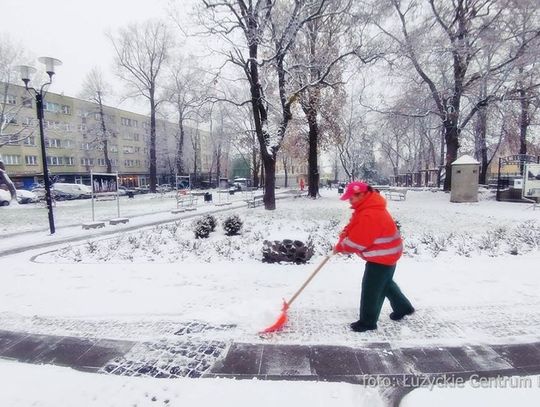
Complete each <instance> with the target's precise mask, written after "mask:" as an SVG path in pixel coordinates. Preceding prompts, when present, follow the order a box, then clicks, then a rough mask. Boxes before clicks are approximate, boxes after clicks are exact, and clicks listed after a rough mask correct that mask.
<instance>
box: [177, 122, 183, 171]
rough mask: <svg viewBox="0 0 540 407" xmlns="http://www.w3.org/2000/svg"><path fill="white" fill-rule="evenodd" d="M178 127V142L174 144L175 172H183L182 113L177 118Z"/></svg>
mask: <svg viewBox="0 0 540 407" xmlns="http://www.w3.org/2000/svg"><path fill="white" fill-rule="evenodd" d="M178 128H179V129H180V139H179V140H177V141H178V144H177V146H176V174H177V175H182V174H184V137H185V130H184V117H183V115H182V114H180V115H179V118H178Z"/></svg>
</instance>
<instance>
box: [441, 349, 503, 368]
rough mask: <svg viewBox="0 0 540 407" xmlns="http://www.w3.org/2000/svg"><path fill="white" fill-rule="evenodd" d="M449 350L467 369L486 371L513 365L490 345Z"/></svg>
mask: <svg viewBox="0 0 540 407" xmlns="http://www.w3.org/2000/svg"><path fill="white" fill-rule="evenodd" d="M447 350H448V352H450V354H451V355H452V356H453V357H454V358H455V359H456V360H457V361H458V362H459V364H460V365H461V366H462V367H463V368H464V369H465V370H469V371H485V370H494V369H495V370H502V369H511V368H512V365H510V364H509V363H508V362H507V361H506V360H505V359H503V358H502V357H501V355H499V354H498V353H497V352H495V351H494V350H493V349H492V348H491V347H490V346H464V347H450V348H447Z"/></svg>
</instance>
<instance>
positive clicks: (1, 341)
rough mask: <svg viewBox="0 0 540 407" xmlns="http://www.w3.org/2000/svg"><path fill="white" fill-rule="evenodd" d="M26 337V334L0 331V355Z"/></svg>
mask: <svg viewBox="0 0 540 407" xmlns="http://www.w3.org/2000/svg"><path fill="white" fill-rule="evenodd" d="M27 336H28V334H27V333H19V332H9V331H0V355H2V354H3V353H4V352H5V351H6V350H7V349H8V348H10V347H12V346H13V345H15V344H16V343H18V342H20V341H22V340H23V339H24V338H25V337H27Z"/></svg>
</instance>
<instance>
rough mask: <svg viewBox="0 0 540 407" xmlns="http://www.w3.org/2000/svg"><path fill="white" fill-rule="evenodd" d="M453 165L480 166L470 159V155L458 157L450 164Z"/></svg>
mask: <svg viewBox="0 0 540 407" xmlns="http://www.w3.org/2000/svg"><path fill="white" fill-rule="evenodd" d="M454 164H480V163H479V162H478V161H477V160H476V159H474V158H473V157H471V156H470V155H462V156H461V157H459V158H458V159H457V160H456V161H454V162H453V163H452V165H454Z"/></svg>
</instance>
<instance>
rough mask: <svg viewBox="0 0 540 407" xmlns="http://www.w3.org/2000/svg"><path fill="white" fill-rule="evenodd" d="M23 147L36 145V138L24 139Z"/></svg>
mask: <svg viewBox="0 0 540 407" xmlns="http://www.w3.org/2000/svg"><path fill="white" fill-rule="evenodd" d="M24 145H25V146H35V145H36V138H35V137H34V136H30V137H27V138H25V139H24Z"/></svg>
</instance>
